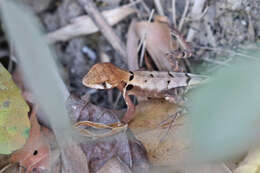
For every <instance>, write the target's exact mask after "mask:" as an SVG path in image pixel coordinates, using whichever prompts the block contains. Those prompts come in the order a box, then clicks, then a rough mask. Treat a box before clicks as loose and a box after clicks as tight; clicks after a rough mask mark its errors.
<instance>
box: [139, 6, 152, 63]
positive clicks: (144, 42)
mask: <svg viewBox="0 0 260 173" xmlns="http://www.w3.org/2000/svg"><path fill="white" fill-rule="evenodd" d="M153 14H154V9H152V12H151V14H150V16H149V19H148V23H149V24H150V23H151V20H152V18H153ZM146 35H147V31H145V33H144V36H143V38H142V39H141V42H140V45H139V46H138V51H139V50H140V48H141V45H143V47H142V50H141V58H140V67H141V66H142V64H143V58H144V52H145V48H146Z"/></svg>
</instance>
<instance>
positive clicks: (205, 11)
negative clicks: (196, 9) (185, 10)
mask: <svg viewBox="0 0 260 173" xmlns="http://www.w3.org/2000/svg"><path fill="white" fill-rule="evenodd" d="M208 9H209V7H208V6H207V7H206V8H205V9H204V11H203V12H202V13H201V15H200V16H197V18H195V17H193V18H192V17H190V15H189V16H188V17H186V19H185V20H186V21H198V20H200V19H201V18H202V17H204V16H205V15H206V13H207V12H208Z"/></svg>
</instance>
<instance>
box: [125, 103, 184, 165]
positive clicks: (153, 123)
mask: <svg viewBox="0 0 260 173" xmlns="http://www.w3.org/2000/svg"><path fill="white" fill-rule="evenodd" d="M176 111H177V106H176V105H174V104H170V103H168V102H166V101H161V100H154V101H147V102H142V103H139V105H138V106H137V107H136V118H135V119H134V120H133V121H132V122H131V123H130V125H129V128H130V129H131V131H133V132H134V134H135V136H136V137H137V139H139V140H140V141H141V142H142V143H143V144H144V146H145V148H146V150H147V153H148V158H149V161H150V162H151V163H153V164H154V165H177V164H178V163H179V162H182V161H184V160H185V156H186V154H187V153H186V152H187V149H188V143H189V139H188V137H187V136H186V135H185V133H184V132H185V131H187V128H188V127H187V122H186V121H187V120H186V117H185V116H181V117H179V118H178V119H177V120H176V121H175V123H174V125H173V126H172V127H171V128H170V129H168V126H169V123H166V125H162V126H160V123H162V122H163V121H165V120H167V119H168V118H169V116H170V115H174V113H176ZM169 121H170V119H169ZM169 121H168V122H169ZM167 133H168V135H167Z"/></svg>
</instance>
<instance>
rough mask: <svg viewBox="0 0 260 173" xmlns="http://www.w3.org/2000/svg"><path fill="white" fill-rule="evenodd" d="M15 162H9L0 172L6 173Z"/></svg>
mask: <svg viewBox="0 0 260 173" xmlns="http://www.w3.org/2000/svg"><path fill="white" fill-rule="evenodd" d="M12 165H13V164H11V163H9V164H7V165H5V166H4V167H3V168H2V169H1V170H0V173H4V172H5V171H6V170H7V169H8V168H10V167H11V166H12Z"/></svg>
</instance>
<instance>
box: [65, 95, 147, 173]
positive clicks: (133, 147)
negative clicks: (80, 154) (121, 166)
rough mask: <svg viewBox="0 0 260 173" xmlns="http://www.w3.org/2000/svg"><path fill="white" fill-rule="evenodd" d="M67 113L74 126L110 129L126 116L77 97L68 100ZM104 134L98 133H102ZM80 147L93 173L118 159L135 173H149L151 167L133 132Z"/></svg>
mask: <svg viewBox="0 0 260 173" xmlns="http://www.w3.org/2000/svg"><path fill="white" fill-rule="evenodd" d="M67 109H68V111H69V114H70V116H71V119H72V120H73V122H80V121H89V122H94V123H99V124H106V125H108V124H114V123H118V122H120V121H119V119H118V117H117V116H118V115H122V112H121V111H116V110H109V109H105V108H101V107H98V106H95V105H93V104H91V103H89V102H88V101H85V100H81V99H79V98H77V97H75V96H70V97H69V98H68V100H67ZM87 128H88V130H89V131H90V132H94V133H96V132H97V129H96V128H95V129H93V128H91V127H87ZM103 130H104V129H103ZM103 130H99V131H98V132H101V133H102V132H104V131H103ZM80 146H81V148H82V149H83V151H84V153H85V155H86V158H87V160H88V165H89V170H90V172H97V171H98V170H99V169H100V168H101V167H103V165H104V164H106V162H107V161H108V160H110V159H111V158H115V157H116V158H119V159H120V160H122V161H123V163H125V164H126V165H127V166H128V167H129V168H130V169H131V170H132V171H134V170H139V172H146V171H147V170H148V167H149V166H148V161H147V155H146V150H145V148H144V147H143V145H142V144H141V143H140V142H139V141H138V140H136V139H135V138H134V137H133V136H132V135H131V132H130V131H129V130H127V132H126V133H125V132H124V131H122V132H121V133H116V134H115V135H113V136H109V137H105V138H103V139H99V140H88V141H87V142H84V141H81V144H80ZM134 172H135V171H134Z"/></svg>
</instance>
